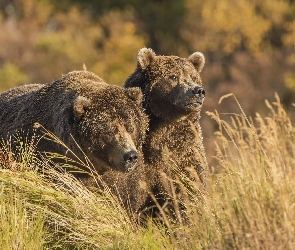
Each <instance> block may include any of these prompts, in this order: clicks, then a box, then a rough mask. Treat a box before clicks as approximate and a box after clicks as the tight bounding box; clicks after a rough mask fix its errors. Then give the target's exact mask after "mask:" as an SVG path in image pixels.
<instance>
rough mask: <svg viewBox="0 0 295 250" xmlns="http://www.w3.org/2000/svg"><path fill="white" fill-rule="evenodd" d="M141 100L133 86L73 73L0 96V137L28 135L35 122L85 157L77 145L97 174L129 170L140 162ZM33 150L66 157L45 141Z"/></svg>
mask: <svg viewBox="0 0 295 250" xmlns="http://www.w3.org/2000/svg"><path fill="white" fill-rule="evenodd" d="M141 101H142V94H141V92H140V90H139V89H138V88H132V89H123V88H120V87H118V86H111V85H108V84H106V83H104V82H103V81H102V80H101V79H100V78H99V77H98V76H96V75H95V74H93V73H91V72H87V71H73V72H70V73H68V74H66V75H64V76H63V77H62V78H60V79H58V80H56V81H54V82H52V83H50V84H46V85H42V84H37V85H36V84H32V85H24V86H21V87H19V88H15V89H12V90H9V91H7V92H4V93H2V94H1V95H0V121H1V123H0V137H2V138H9V135H12V134H14V133H15V132H16V131H20V130H21V131H22V132H23V133H25V135H28V134H27V132H28V131H29V132H32V130H33V127H34V124H35V123H39V124H41V125H42V126H43V127H44V128H45V129H46V130H48V131H50V132H52V133H53V134H55V135H56V136H57V137H58V138H60V139H61V140H62V141H63V142H64V143H65V144H66V145H67V146H68V147H69V148H70V149H71V150H72V151H73V152H74V153H75V154H77V155H78V156H79V157H80V158H82V159H84V154H83V153H82V152H81V150H80V148H79V147H78V145H79V146H80V147H81V149H82V150H83V152H84V153H85V155H86V156H87V158H88V159H89V160H90V162H92V163H93V165H94V166H95V170H96V171H97V172H98V173H99V174H103V173H104V172H106V171H108V170H110V169H116V170H118V171H121V172H128V171H130V170H132V169H133V168H134V167H136V165H140V164H142V158H143V157H142V152H141V151H142V143H143V141H144V139H145V130H146V128H147V116H146V115H145V113H144V110H143V108H142V107H141V105H140V103H141ZM39 129H40V128H39ZM39 132H40V131H39V130H38V129H37V132H36V133H37V134H38V133H39ZM30 136H32V135H30ZM12 138H14V137H12ZM37 150H39V151H44V152H57V153H59V154H61V155H67V154H69V153H68V150H67V149H66V148H65V147H64V146H62V145H60V144H58V143H55V142H52V141H50V140H46V139H41V140H40V141H39V143H38V145H37ZM70 157H71V155H70Z"/></svg>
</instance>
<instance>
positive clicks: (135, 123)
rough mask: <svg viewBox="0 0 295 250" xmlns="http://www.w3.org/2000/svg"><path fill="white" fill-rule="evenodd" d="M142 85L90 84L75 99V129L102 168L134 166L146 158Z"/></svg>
mask: <svg viewBox="0 0 295 250" xmlns="http://www.w3.org/2000/svg"><path fill="white" fill-rule="evenodd" d="M141 102H142V93H141V91H140V89H139V88H130V89H123V88H120V87H118V86H111V85H107V84H100V83H95V84H92V85H90V84H88V85H87V88H86V89H85V90H84V91H82V92H81V93H79V95H77V96H76V97H75V100H74V103H73V111H74V112H73V117H74V119H73V121H72V123H73V129H72V131H74V132H73V133H76V136H75V139H76V138H78V139H77V141H78V143H79V145H80V146H81V148H82V149H83V150H84V151H85V154H86V155H87V157H88V158H89V160H90V161H91V162H92V163H93V164H94V166H98V169H102V167H106V166H107V167H106V168H105V169H106V170H107V169H109V168H108V167H111V168H112V169H116V170H119V171H122V172H128V171H131V170H133V168H134V167H136V165H137V164H142V163H139V162H140V161H143V155H142V144H143V142H144V140H145V133H146V130H147V126H148V118H147V116H146V114H145V112H144V109H143V108H142V105H141Z"/></svg>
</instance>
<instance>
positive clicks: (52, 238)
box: [0, 95, 295, 249]
mask: <svg viewBox="0 0 295 250" xmlns="http://www.w3.org/2000/svg"><path fill="white" fill-rule="evenodd" d="M232 97H233V98H234V99H235V97H234V96H233V95H228V96H225V97H224V98H232ZM221 101H222V99H221ZM236 104H237V105H239V103H238V101H237V100H236ZM266 105H267V107H268V108H269V110H270V115H269V117H265V118H263V117H261V116H260V115H259V114H257V115H256V117H255V119H251V118H248V117H247V116H246V115H245V114H244V113H243V110H242V109H241V114H234V115H231V116H230V119H228V115H227V116H226V117H224V119H222V117H223V116H222V115H221V114H218V113H217V112H215V113H208V115H209V116H211V117H212V118H213V119H214V120H215V121H216V122H217V123H218V125H219V131H217V132H216V134H215V139H216V155H215V156H214V157H216V159H217V162H218V164H217V165H216V166H214V168H213V166H212V171H211V173H210V174H209V180H208V184H209V186H208V189H207V190H206V191H204V190H203V189H202V187H201V186H200V185H199V183H198V182H196V181H192V180H191V179H190V178H188V177H187V176H185V175H184V174H183V173H181V172H179V171H177V167H176V166H174V168H175V170H176V173H177V175H178V181H177V182H178V185H180V186H181V187H182V188H183V190H185V195H184V196H183V197H182V199H181V200H178V199H177V198H176V195H175V192H174V191H175V189H174V185H173V183H172V182H171V184H172V185H171V197H172V199H174V200H175V202H174V203H175V208H176V210H177V209H178V205H179V203H180V202H182V203H183V204H184V205H185V206H186V209H187V210H186V212H187V216H186V218H185V220H184V219H183V218H182V217H181V216H180V212H179V211H176V219H175V218H173V219H174V220H170V218H169V215H168V214H165V212H164V211H163V212H162V218H163V220H164V221H165V222H166V228H163V227H162V226H157V225H156V224H155V223H153V222H151V221H150V222H148V223H147V225H146V226H145V227H142V226H140V225H138V223H137V221H135V220H133V219H132V218H130V217H129V216H128V215H127V213H126V212H125V211H124V209H122V207H121V206H120V204H119V202H118V201H117V199H116V198H115V197H113V196H112V195H111V194H110V193H109V192H107V191H104V192H93V190H89V189H88V188H86V187H85V186H83V185H82V184H81V183H80V182H79V181H77V180H76V179H75V178H74V177H73V176H72V175H70V174H68V173H66V172H63V171H61V170H60V169H58V168H57V167H56V166H55V165H54V164H52V163H51V162H50V161H49V160H47V159H43V160H42V161H40V160H39V161H38V160H36V159H34V160H30V159H32V158H30V157H27V158H25V159H27V160H26V162H22V163H16V162H15V161H13V157H10V158H9V161H8V162H9V164H8V165H7V164H6V165H5V166H8V169H5V168H2V169H1V170H0V187H1V190H2V191H1V193H0V195H1V206H0V209H1V210H0V217H1V218H2V221H6V222H7V221H8V222H9V220H10V221H11V218H17V220H18V221H19V223H15V222H13V223H10V222H9V223H2V228H1V230H0V233H2V235H0V236H2V239H6V241H5V242H6V243H5V244H6V245H0V247H1V246H9V244H10V246H11V249H42V248H43V249H44V248H45V249H46V248H49V249H294V248H295V232H294V230H295V220H294V218H295V184H294V183H295V127H294V124H293V123H292V121H291V119H290V117H289V116H288V115H287V114H286V112H285V110H284V109H283V107H282V106H281V104H280V100H279V98H278V96H276V102H275V103H272V104H270V103H269V102H267V101H266ZM240 108H241V107H240ZM226 119H227V120H230V122H226V121H225V120H226ZM2 162H3V160H2ZM6 163H7V162H6ZM18 164H22V166H23V167H22V169H19V168H17V167H15V166H17V165H18ZM11 166H14V167H11ZM24 166H26V167H25V168H24ZM172 167H173V166H172ZM36 169H38V171H37V170H36ZM40 169H42V172H40V171H39V170H40ZM97 181H100V180H99V178H98V177H97ZM8 197H10V198H8ZM11 197H13V198H11ZM12 208H14V209H12ZM8 211H9V212H8ZM7 218H10V219H7ZM14 224H18V226H14ZM28 225H29V226H28ZM24 228H30V229H31V230H30V231H29V232H27V233H24V232H25V230H24ZM8 232H14V234H13V235H17V233H19V234H20V235H23V237H22V238H23V239H24V240H23V242H17V244H19V245H20V246H25V245H27V246H28V247H27V248H25V247H24V248H16V247H15V244H16V243H15V241H12V240H11V241H9V240H8V239H9V236H8V235H11V234H10V233H8ZM33 235H35V236H34V237H35V238H36V239H37V240H36V241H33V240H32V238H34V237H32V236H33ZM12 238H13V237H12ZM2 241H3V240H2ZM3 242H4V241H3ZM2 244H3V243H2ZM13 244H14V245H13ZM34 244H35V245H34ZM1 249H5V248H4V247H2V248H1ZM6 249H7V248H6Z"/></svg>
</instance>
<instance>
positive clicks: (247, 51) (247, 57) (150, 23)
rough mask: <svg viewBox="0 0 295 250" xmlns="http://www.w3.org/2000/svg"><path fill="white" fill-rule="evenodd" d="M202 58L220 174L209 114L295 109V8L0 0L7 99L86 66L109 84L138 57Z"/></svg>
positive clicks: (179, 1)
mask: <svg viewBox="0 0 295 250" xmlns="http://www.w3.org/2000/svg"><path fill="white" fill-rule="evenodd" d="M142 47H150V48H152V49H153V50H154V51H155V52H156V54H158V55H177V56H180V57H188V56H189V55H190V54H192V53H193V52H195V51H201V52H202V53H204V55H205V58H206V64H205V68H204V70H203V71H202V74H201V76H202V78H203V84H204V87H205V89H206V94H207V95H206V100H205V104H204V108H203V110H202V127H203V133H204V143H205V146H206V150H207V157H208V162H209V163H210V164H211V165H212V166H213V165H214V161H213V158H212V156H213V155H214V144H213V134H214V131H215V130H216V126H217V125H216V123H215V122H214V121H213V120H210V118H209V116H207V115H206V113H205V112H206V111H213V112H214V110H218V112H219V113H221V114H223V113H224V114H228V113H240V111H239V107H238V105H237V104H236V103H235V102H234V101H233V99H226V100H224V101H223V102H222V103H221V104H218V101H219V99H220V97H221V96H222V95H224V94H228V93H234V94H235V96H236V97H237V99H238V100H239V102H240V104H241V106H242V108H243V109H244V111H245V113H246V114H247V115H249V116H255V113H256V112H259V113H260V114H262V115H267V114H268V113H267V112H268V110H267V109H266V107H265V103H264V100H265V99H268V100H269V101H273V100H274V93H275V92H277V93H278V94H279V96H280V98H281V101H282V103H283V104H284V106H285V108H286V109H287V110H290V109H294V107H292V103H294V102H295V0H239V1H232V0H149V1H146V0H99V1H97V0H0V92H3V91H5V90H7V89H9V88H11V87H15V86H18V85H22V84H25V83H48V82H51V81H53V80H55V79H57V78H59V77H61V76H62V74H66V73H67V72H69V71H72V70H82V69H83V64H85V65H86V67H87V69H88V70H90V71H93V72H94V73H96V74H97V75H99V76H100V77H101V78H103V79H104V80H105V81H106V82H108V83H110V84H116V85H122V83H124V81H125V79H126V78H127V77H128V76H129V75H130V74H131V73H132V72H133V70H134V69H135V66H136V62H137V58H136V57H137V52H138V50H139V49H140V48H142Z"/></svg>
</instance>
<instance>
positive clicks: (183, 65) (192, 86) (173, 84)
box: [124, 48, 205, 120]
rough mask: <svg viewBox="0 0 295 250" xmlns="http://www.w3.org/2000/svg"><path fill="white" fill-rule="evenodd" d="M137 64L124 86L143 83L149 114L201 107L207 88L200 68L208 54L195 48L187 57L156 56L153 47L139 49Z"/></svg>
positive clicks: (169, 115)
mask: <svg viewBox="0 0 295 250" xmlns="http://www.w3.org/2000/svg"><path fill="white" fill-rule="evenodd" d="M137 60H138V62H137V68H136V70H135V72H134V73H133V74H132V75H130V76H129V78H128V79H127V80H126V82H125V83H124V87H126V88H128V87H140V88H141V90H142V92H143V93H144V96H145V101H144V105H145V108H146V110H147V112H148V114H149V115H154V116H156V117H159V118H161V119H164V120H169V119H171V118H175V117H177V116H178V115H179V116H182V115H185V114H189V113H190V112H192V111H197V110H200V108H201V106H202V104H203V101H204V98H205V90H204V88H203V87H202V81H201V78H200V72H201V70H202V69H203V67H204V64H205V58H204V55H203V54H202V53H201V52H195V53H193V54H192V55H190V56H189V57H188V58H187V59H186V58H180V57H177V56H156V54H155V53H154V51H153V50H152V49H149V48H142V49H140V50H139V53H138V57H137Z"/></svg>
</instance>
